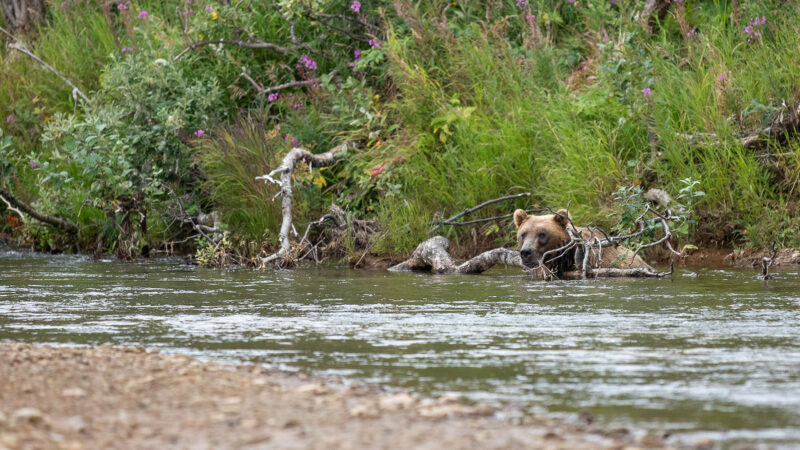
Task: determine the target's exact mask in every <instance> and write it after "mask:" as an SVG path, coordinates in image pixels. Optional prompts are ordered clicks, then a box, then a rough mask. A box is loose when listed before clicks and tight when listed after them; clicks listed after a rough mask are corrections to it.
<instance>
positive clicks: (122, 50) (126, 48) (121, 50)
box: [119, 47, 133, 53]
mask: <svg viewBox="0 0 800 450" xmlns="http://www.w3.org/2000/svg"><path fill="white" fill-rule="evenodd" d="M119 51H120V53H131V52H132V51H133V47H122V48H121V49H120V50H119Z"/></svg>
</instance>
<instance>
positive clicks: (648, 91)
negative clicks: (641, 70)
mask: <svg viewBox="0 0 800 450" xmlns="http://www.w3.org/2000/svg"><path fill="white" fill-rule="evenodd" d="M642 95H643V96H644V98H647V97H650V88H644V89H642Z"/></svg>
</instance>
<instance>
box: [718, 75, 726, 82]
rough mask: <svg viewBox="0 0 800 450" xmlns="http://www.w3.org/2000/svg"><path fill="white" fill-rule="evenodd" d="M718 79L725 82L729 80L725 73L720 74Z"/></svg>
mask: <svg viewBox="0 0 800 450" xmlns="http://www.w3.org/2000/svg"><path fill="white" fill-rule="evenodd" d="M717 81H719V82H721V83H724V82H725V81H728V77H726V76H725V75H720V76H718V77H717Z"/></svg>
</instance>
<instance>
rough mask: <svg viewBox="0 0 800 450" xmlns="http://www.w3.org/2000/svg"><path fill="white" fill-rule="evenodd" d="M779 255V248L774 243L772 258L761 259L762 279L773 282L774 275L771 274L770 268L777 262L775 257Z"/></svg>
mask: <svg viewBox="0 0 800 450" xmlns="http://www.w3.org/2000/svg"><path fill="white" fill-rule="evenodd" d="M777 255H778V247H777V246H776V245H775V243H774V242H773V243H772V256H771V257H769V258H767V257H766V256H764V257H762V258H761V278H763V279H764V280H771V279H772V275H770V274H769V267H770V266H771V265H772V263H774V262H775V257H776V256H777Z"/></svg>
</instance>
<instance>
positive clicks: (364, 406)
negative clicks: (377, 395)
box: [349, 402, 380, 419]
mask: <svg viewBox="0 0 800 450" xmlns="http://www.w3.org/2000/svg"><path fill="white" fill-rule="evenodd" d="M349 413H350V416H351V417H360V418H363V419H371V418H374V417H378V416H379V415H380V413H379V412H378V408H377V407H375V405H374V404H373V403H371V402H368V403H360V404H358V405H356V406H353V407H352V408H350V411H349Z"/></svg>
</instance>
